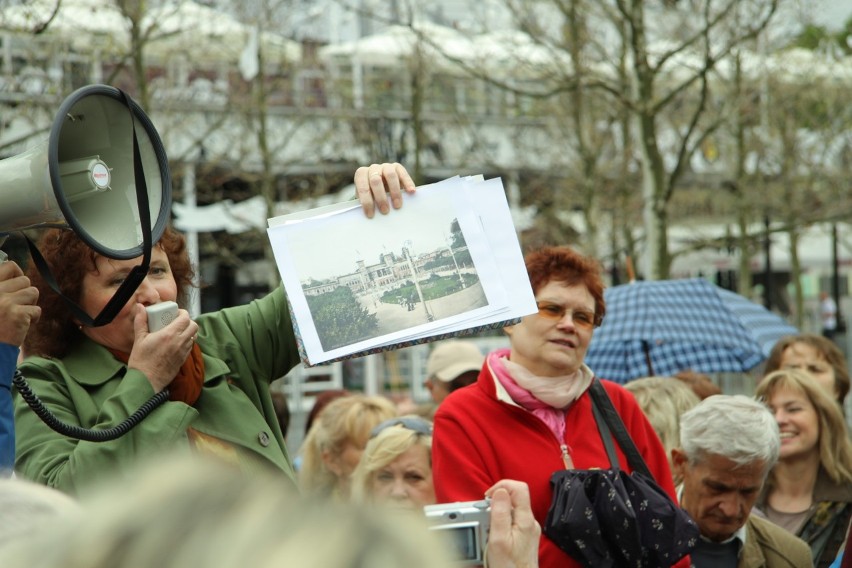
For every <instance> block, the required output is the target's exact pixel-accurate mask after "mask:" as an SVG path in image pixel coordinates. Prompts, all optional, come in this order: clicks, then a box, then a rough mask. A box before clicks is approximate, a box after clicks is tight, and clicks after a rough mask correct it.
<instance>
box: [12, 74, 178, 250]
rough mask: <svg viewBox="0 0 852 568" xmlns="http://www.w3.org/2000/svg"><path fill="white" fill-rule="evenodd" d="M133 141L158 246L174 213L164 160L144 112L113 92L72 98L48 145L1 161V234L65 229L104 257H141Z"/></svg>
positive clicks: (82, 92) (84, 92) (89, 89)
mask: <svg viewBox="0 0 852 568" xmlns="http://www.w3.org/2000/svg"><path fill="white" fill-rule="evenodd" d="M134 137H135V138H136V142H137V143H138V156H139V157H140V158H141V169H142V172H143V175H144V180H145V185H146V186H147V197H148V199H147V202H148V208H149V215H146V216H145V217H148V218H149V219H150V223H151V226H150V234H151V236H152V240H153V242H157V241H158V240H159V238H160V237H161V236H162V234H163V231H164V230H165V228H166V225H167V224H168V221H169V214H170V209H171V176H170V174H169V165H168V159H167V158H166V152H165V150H164V149H163V143H162V141H161V140H160V137H159V135H158V134H157V131H156V129H155V128H154V126H153V124H152V123H151V121H150V119H149V118H148V116H147V115H146V114H145V113H144V112H143V111H142V109H141V108H140V107H139V105H137V104H136V103H135V102H134V101H133V100H132V99H130V97H127V96H126V95H124V93H122V92H121V91H119V90H118V89H116V88H115V87H110V86H108V85H89V86H86V87H82V88H80V89H78V90H77V91H75V92H73V93H72V94H71V95H69V96H68V97H67V98H66V99H65V100H64V101H63V102H62V104H61V106H60V107H59V111H58V112H57V114H56V117H55V118H54V120H53V125H52V127H51V129H50V137H49V138H48V139H47V140H46V141H45V142H43V143H42V144H40V145H38V146H35V147H33V148H32V149H30V150H28V151H26V152H24V153H22V154H18V155H17V156H13V157H11V158H6V159H5V160H2V161H0V233H6V232H11V231H19V230H23V229H30V228H35V227H45V226H55V225H62V226H67V227H69V228H70V229H72V230H73V231H74V232H75V233H76V234H77V236H79V237H80V239H82V240H83V242H85V243H86V244H87V245H88V246H89V247H91V248H92V249H93V250H94V251H95V252H97V253H98V254H100V255H103V256H107V257H110V258H114V259H119V260H128V259H132V258H136V257H138V256H141V255H142V254H143V232H142V220H141V219H142V218H143V216H140V210H139V205H138V203H139V201H138V199H137V194H136V191H137V184H136V178H135V175H134V153H133V149H134V148H133V146H134Z"/></svg>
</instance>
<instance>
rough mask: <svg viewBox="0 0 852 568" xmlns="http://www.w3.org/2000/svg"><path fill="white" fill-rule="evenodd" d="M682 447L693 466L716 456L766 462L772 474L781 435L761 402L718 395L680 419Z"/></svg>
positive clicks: (748, 461)
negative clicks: (710, 456) (711, 456)
mask: <svg viewBox="0 0 852 568" xmlns="http://www.w3.org/2000/svg"><path fill="white" fill-rule="evenodd" d="M680 446H681V448H682V449H683V451H684V453H685V454H686V457H687V459H688V460H689V463H690V464H695V463H697V462H700V461H701V460H702V459H704V458H705V457H707V456H708V455H714V456H722V457H724V458H727V459H729V460H731V461H733V462H735V463H737V464H739V465H746V464H750V463H754V462H758V461H759V462H763V463H764V467H765V470H766V473H769V470H770V469H772V466H774V465H775V462H776V461H778V453H779V452H780V450H781V434H780V433H779V431H778V424H777V423H776V421H775V417H774V416H772V413H771V412H769V409H768V408H766V406H764V405H763V404H761V403H760V402H757V401H756V400H754V399H752V398H749V397H747V396H743V395H734V396H730V395H723V394H717V395H713V396H710V397H708V398H706V399H704V400H703V401H701V403H700V404H698V406H696V407H695V408H693V409H692V410H689V411H687V412H686V413H684V414H683V416H681V419H680Z"/></svg>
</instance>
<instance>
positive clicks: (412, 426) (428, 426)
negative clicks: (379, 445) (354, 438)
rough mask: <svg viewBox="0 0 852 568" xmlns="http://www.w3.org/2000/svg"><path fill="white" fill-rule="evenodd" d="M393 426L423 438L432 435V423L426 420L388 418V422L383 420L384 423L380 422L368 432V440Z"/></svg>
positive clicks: (413, 417)
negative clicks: (400, 427)
mask: <svg viewBox="0 0 852 568" xmlns="http://www.w3.org/2000/svg"><path fill="white" fill-rule="evenodd" d="M394 426H402V427H403V428H405V429H406V430H411V431H412V432H416V433H418V434H422V435H424V436H431V435H432V423H431V422H429V421H428V420H424V419H423V418H417V417H415V416H402V417H399V418H390V419H388V420H385V421H384V422H380V423H379V424H378V425H377V426H376V427H375V428H373V429H372V430H370V439H371V440H372V439H373V438H375V437H376V436H378V435H379V434H380V433H382V432H383V431H384V430H387V429H388V428H392V427H394Z"/></svg>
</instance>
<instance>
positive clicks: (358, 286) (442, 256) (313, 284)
mask: <svg viewBox="0 0 852 568" xmlns="http://www.w3.org/2000/svg"><path fill="white" fill-rule="evenodd" d="M414 210H415V208H414V207H411V208H409V211H412V212H413V211H414ZM416 212H417V214H416V215H404V213H405V209H403V210H402V211H401V212H397V213H403V214H401V215H388V216H387V217H383V218H381V219H374V220H373V221H372V222H369V223H365V222H364V220H363V219H354V220H353V222H352V225H351V230H346V229H345V228H344V227H341V226H340V221H339V220H336V219H333V218H330V219H321V220H317V221H314V222H312V223H307V224H306V223H301V224H296V225H294V226H293V227H292V228H291V235H290V242H292V243H294V244H295V243H298V245H297V246H294V247H293V248H291V253H292V259H293V264H294V265H295V267H296V270H297V272H298V279H299V283H300V285H301V290H302V292H303V294H304V296H305V299H306V301H307V305H308V309H309V311H310V314H311V317H312V319H313V323H314V326H315V329H316V333H317V335H318V337H319V340H320V343H321V345H322V348H323V350H324V351H331V350H334V349H338V348H340V347H345V346H347V345H351V344H354V343H358V342H361V341H365V340H369V339H373V338H376V337H381V336H385V335H388V334H392V333H395V332H400V331H403V330H405V329H408V328H412V327H416V326H418V325H421V324H426V323H431V322H437V321H440V320H442V319H445V318H449V317H452V316H456V315H458V314H462V313H465V312H469V311H471V310H474V309H476V308H480V307H484V306H487V305H488V299H487V296H486V294H485V291H484V290H483V286H482V283H481V282H480V278H479V274H478V272H477V268H476V264H475V262H474V258H473V255H471V252H470V250H469V249H468V245H467V242H466V240H465V234H464V231H463V230H462V224H461V223H460V222H459V218H458V216H457V214H456V212H455V211H454V206H453V203H452V202H451V201H450V200H449V199H443V198H438V199H432V200H429V201H424V203H422V204H418V207H417V210H416ZM332 222H333V223H335V228H334V234H337V235H346V238H345V239H335V240H334V242H329V241H328V240H326V239H323V238H322V235H323V233H324V230H323V225H324V224H325V223H332ZM329 234H330V233H329ZM388 235H393V236H394V237H395V242H387V237H388Z"/></svg>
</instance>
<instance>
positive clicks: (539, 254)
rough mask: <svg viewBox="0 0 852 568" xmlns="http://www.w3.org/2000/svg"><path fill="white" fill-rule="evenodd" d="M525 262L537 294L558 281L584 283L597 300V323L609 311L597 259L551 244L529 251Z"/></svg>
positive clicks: (571, 283)
mask: <svg viewBox="0 0 852 568" xmlns="http://www.w3.org/2000/svg"><path fill="white" fill-rule="evenodd" d="M524 262H525V263H526V265H527V274H529V277H530V284H531V285H532V289H533V293H534V294H537V293H538V291H539V290H541V289H542V288H543V287H544V286H546V285H547V284H548V283H550V282H554V281H555V282H563V283H565V284H567V285H569V286H576V285H578V284H582V285H584V286H585V287H586V288H587V289H588V290H589V293H590V294H591V295H592V298H594V300H595V325H600V324H601V322H602V321H603V318H604V315H606V302H604V296H603V291H604V284H603V280H602V278H601V265H600V263H599V262H598V261H597V260H595V259H593V258H591V257H588V256H584V255H582V254H580V253H579V252H577V251H575V250H574V249H572V248H570V247H566V246H559V247H553V246H548V247H542V248H539V249H536V250H533V251H531V252H529V253H527V255H526V257H525V258H524Z"/></svg>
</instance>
